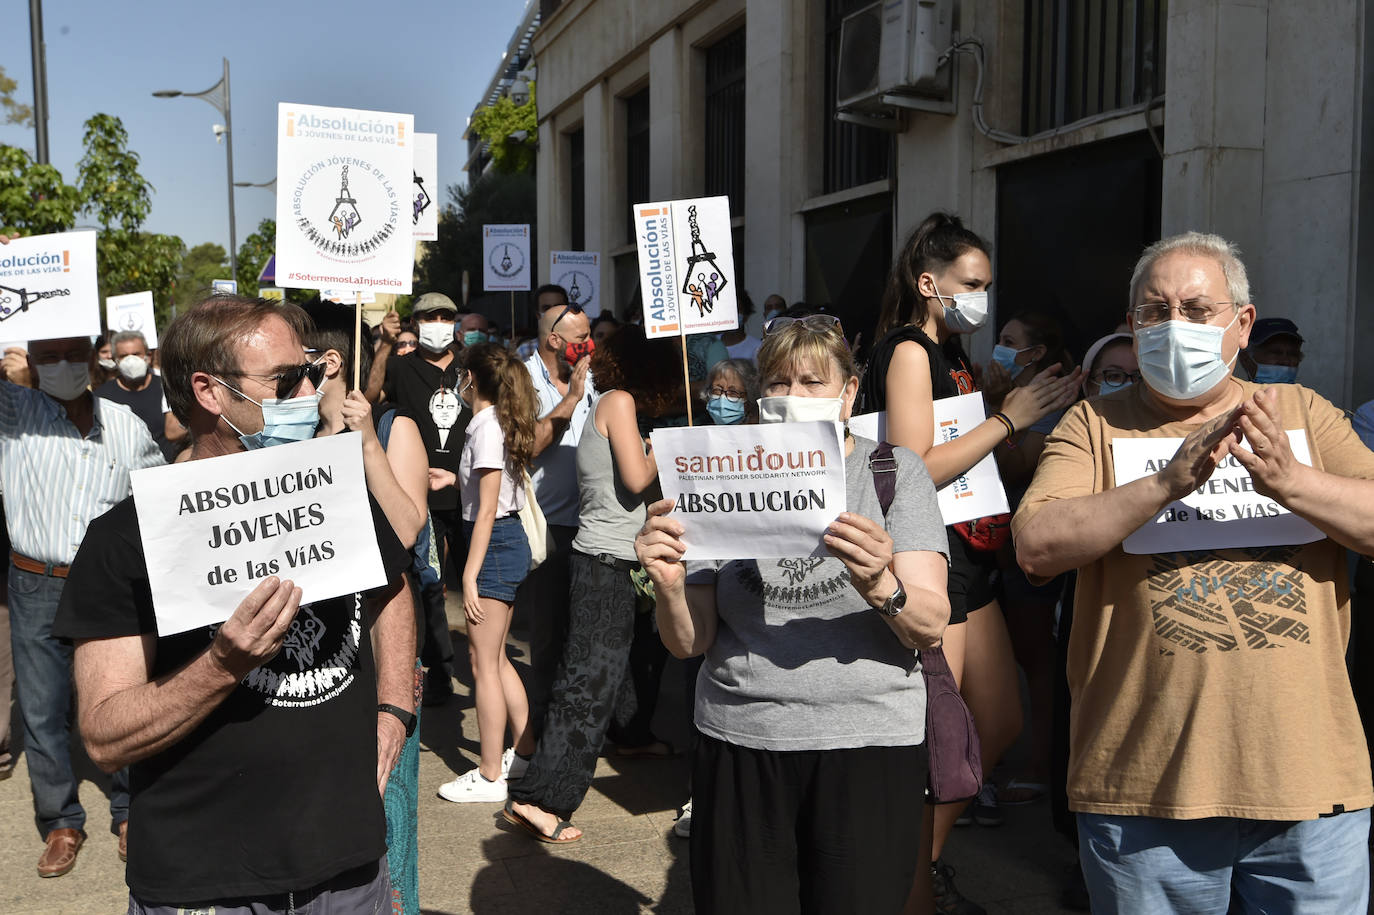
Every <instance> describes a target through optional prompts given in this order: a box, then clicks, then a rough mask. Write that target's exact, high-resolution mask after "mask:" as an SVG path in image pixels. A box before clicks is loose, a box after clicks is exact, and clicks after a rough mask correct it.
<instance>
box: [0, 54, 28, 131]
mask: <svg viewBox="0 0 1374 915" xmlns="http://www.w3.org/2000/svg"><path fill="white" fill-rule="evenodd" d="M18 88H19V83H17V82H16V81H15V80H13V79H12V78H10V77H9V76H6V75H5V68H4V67H0V110H3V111H4V112H5V123H6V124H22V125H24V126H25V127H32V126H33V109H32V108H30V107H29V106H28V105H21V104H20V103H19V102H16V101H15V100H14V90H15V89H18Z"/></svg>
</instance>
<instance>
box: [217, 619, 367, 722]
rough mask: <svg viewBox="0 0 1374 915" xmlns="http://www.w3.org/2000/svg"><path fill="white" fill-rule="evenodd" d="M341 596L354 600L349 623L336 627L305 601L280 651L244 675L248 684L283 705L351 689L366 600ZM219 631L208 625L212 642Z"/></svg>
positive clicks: (314, 700)
mask: <svg viewBox="0 0 1374 915" xmlns="http://www.w3.org/2000/svg"><path fill="white" fill-rule="evenodd" d="M340 600H352V602H353V611H352V613H351V614H349V616H348V619H347V621H346V622H336V623H334V624H333V625H328V624H326V623H325V622H324V620H323V619H321V618H320V616H319V615H318V614H316V612H315V610H314V606H313V605H312V604H301V607H300V610H299V611H298V612H297V614H296V618H295V620H293V621H292V623H291V628H290V629H289V630H288V631H287V633H286V639H285V641H284V642H283V643H282V649H281V651H280V652H278V653H277V656H276V657H275V658H273V659H272V660H271V661H268V662H267V663H266V664H264V665H262V666H261V667H258V668H256V669H255V670H253V672H252V673H250V674H249V675H248V676H246V677H244V678H243V685H244V686H246V687H247V688H248V689H251V690H252V691H253V692H255V693H258V694H259V695H261V696H263V697H264V698H265V700H266V702H267V704H268V705H275V706H277V707H279V708H306V707H308V706H312V705H319V704H320V703H322V702H328V701H329V700H330V699H333V698H334V697H335V696H337V695H339V694H340V693H342V692H343V691H344V690H346V689H348V687H349V686H350V685H351V684H352V683H353V680H354V679H355V678H356V677H357V667H358V646H359V644H360V642H361V639H362V637H363V603H362V597H361V595H358V594H355V595H353V596H352V598H348V597H344V598H340ZM331 603H332V602H331ZM218 629H219V627H218V626H211V627H210V628H209V633H210V638H211V640H213V639H214V637H215V632H216V631H217V630H218Z"/></svg>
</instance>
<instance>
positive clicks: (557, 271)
mask: <svg viewBox="0 0 1374 915" xmlns="http://www.w3.org/2000/svg"><path fill="white" fill-rule="evenodd" d="M549 282H551V283H557V284H558V285H560V286H562V287H563V288H564V289H565V290H567V293H568V302H570V303H571V304H573V305H580V306H582V310H583V311H585V312H586V313H587V317H588V318H589V319H594V318H596V316H597V315H599V314H601V254H600V252H598V251H553V252H551V253H550V254H549Z"/></svg>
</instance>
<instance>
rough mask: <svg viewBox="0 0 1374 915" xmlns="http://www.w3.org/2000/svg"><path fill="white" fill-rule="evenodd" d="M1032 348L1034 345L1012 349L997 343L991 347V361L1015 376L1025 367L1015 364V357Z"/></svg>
mask: <svg viewBox="0 0 1374 915" xmlns="http://www.w3.org/2000/svg"><path fill="white" fill-rule="evenodd" d="M1033 348H1034V347H1030V346H1026V347H1022V348H1021V349H1012V348H1011V347H1010V346H1003V345H1002V344H1000V343H999V344H997V345H996V346H994V347H993V348H992V361H993V362H996V363H997V364H998V365H1000V366H1001V367H1002V368H1004V369H1006V370H1007V374H1008V375H1010V376H1011V377H1013V378H1015V377H1016V376H1017V375H1020V374H1021V372H1022V371H1024V370H1025V368H1026V367H1025V366H1024V365H1018V364H1017V362H1016V357H1017V356H1019V355H1021V354H1022V353H1024V352H1025V351H1026V350H1028V349H1033Z"/></svg>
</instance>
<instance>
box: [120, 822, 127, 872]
mask: <svg viewBox="0 0 1374 915" xmlns="http://www.w3.org/2000/svg"><path fill="white" fill-rule="evenodd" d="M119 860H121V861H126V862H127V861H128V860H129V821H128V820H125V821H124V822H123V823H120V824H119Z"/></svg>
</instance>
